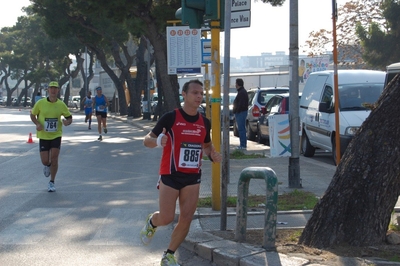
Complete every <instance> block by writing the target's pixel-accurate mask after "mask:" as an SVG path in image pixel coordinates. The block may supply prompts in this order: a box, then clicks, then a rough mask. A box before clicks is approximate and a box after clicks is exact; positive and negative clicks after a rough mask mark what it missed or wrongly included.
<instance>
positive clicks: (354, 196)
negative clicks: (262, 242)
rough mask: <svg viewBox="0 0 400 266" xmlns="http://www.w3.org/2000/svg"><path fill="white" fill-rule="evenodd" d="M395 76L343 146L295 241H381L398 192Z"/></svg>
mask: <svg viewBox="0 0 400 266" xmlns="http://www.w3.org/2000/svg"><path fill="white" fill-rule="evenodd" d="M399 103H400V76H399V75H398V76H397V77H396V78H395V79H394V80H393V81H392V82H391V83H390V84H389V85H388V86H387V87H386V88H385V89H384V91H383V93H382V95H381V97H380V98H379V100H378V102H377V103H376V104H375V107H374V108H373V110H372V112H371V113H370V115H369V117H368V118H367V119H366V120H365V122H364V123H363V124H362V126H361V128H360V130H359V132H358V133H357V135H356V136H355V138H354V139H353V140H352V142H351V143H350V145H349V146H348V147H347V149H346V152H345V154H344V155H343V158H342V160H341V162H340V164H339V165H338V167H337V169H336V173H335V175H334V176H333V178H332V182H331V183H330V185H329V187H328V189H327V191H326V192H325V194H324V196H323V197H322V198H321V200H320V201H319V202H318V204H317V205H316V206H315V208H314V210H313V214H312V216H311V218H310V220H309V221H308V222H307V225H306V227H305V228H304V230H303V233H302V235H301V237H300V240H299V244H304V245H307V246H312V247H317V248H326V247H333V246H335V245H343V244H349V245H351V246H367V245H376V244H382V243H383V241H384V240H385V236H386V233H387V230H388V226H389V223H390V215H391V212H392V211H393V209H394V207H395V204H396V202H397V200H398V197H399V195H400V142H399V139H400V126H399V125H400V104H399Z"/></svg>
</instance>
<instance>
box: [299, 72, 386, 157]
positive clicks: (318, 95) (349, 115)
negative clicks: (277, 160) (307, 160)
mask: <svg viewBox="0 0 400 266" xmlns="http://www.w3.org/2000/svg"><path fill="white" fill-rule="evenodd" d="M385 74H386V73H385V72H383V71H374V70H338V84H339V85H338V90H339V112H340V113H339V130H340V153H341V155H343V153H344V151H345V150H346V147H347V146H348V144H349V143H350V141H351V140H352V139H353V137H354V134H355V133H356V132H357V130H358V129H359V128H360V126H361V124H362V123H363V122H364V120H365V119H366V118H367V117H368V115H369V113H370V110H369V109H368V108H365V107H364V106H363V104H364V103H371V104H373V103H375V102H376V101H377V100H378V98H379V96H380V95H381V93H382V91H383V88H384V82H385ZM333 79H334V71H333V70H327V71H320V72H313V73H311V74H310V76H309V77H308V79H307V82H306V84H305V86H304V90H303V94H302V96H301V100H300V111H299V116H300V121H301V125H302V128H303V131H302V141H301V152H302V154H303V155H304V156H306V157H312V156H314V153H315V149H323V150H326V151H330V152H332V156H333V160H334V162H335V164H336V145H335V134H336V127H335V108H334V85H333Z"/></svg>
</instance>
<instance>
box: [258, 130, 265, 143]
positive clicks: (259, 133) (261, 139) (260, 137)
mask: <svg viewBox="0 0 400 266" xmlns="http://www.w3.org/2000/svg"><path fill="white" fill-rule="evenodd" d="M266 140H267V139H266V138H263V136H262V134H261V130H260V127H257V142H258V143H260V144H265V143H266Z"/></svg>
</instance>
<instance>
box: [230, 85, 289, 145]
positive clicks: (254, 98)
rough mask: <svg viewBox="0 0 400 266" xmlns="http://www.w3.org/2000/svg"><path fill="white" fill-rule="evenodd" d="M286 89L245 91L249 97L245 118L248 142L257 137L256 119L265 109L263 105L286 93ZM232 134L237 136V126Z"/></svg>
mask: <svg viewBox="0 0 400 266" xmlns="http://www.w3.org/2000/svg"><path fill="white" fill-rule="evenodd" d="M288 92H289V88H288V87H267V88H258V87H257V88H252V89H249V90H247V95H248V96H249V109H248V111H247V117H246V135H247V139H248V140H253V141H254V140H255V139H256V136H257V124H258V118H259V117H260V115H261V114H262V110H263V109H264V108H265V104H266V103H267V102H268V101H269V99H271V98H272V96H274V95H276V94H281V93H288ZM233 134H234V135H235V136H239V132H238V130H237V125H236V124H235V125H234V128H233Z"/></svg>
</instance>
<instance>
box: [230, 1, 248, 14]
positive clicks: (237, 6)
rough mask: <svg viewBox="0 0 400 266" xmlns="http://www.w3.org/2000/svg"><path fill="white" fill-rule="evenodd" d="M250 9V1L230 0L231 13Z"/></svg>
mask: <svg viewBox="0 0 400 266" xmlns="http://www.w3.org/2000/svg"><path fill="white" fill-rule="evenodd" d="M250 9H251V0H232V6H231V11H232V12H235V11H243V10H250Z"/></svg>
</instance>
